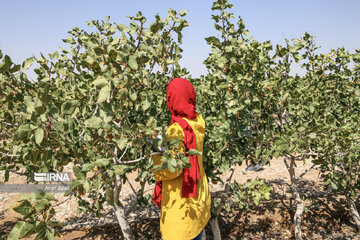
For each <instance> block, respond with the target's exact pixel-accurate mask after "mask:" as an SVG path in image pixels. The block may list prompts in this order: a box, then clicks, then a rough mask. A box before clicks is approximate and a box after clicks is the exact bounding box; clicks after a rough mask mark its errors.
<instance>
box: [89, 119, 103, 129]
mask: <svg viewBox="0 0 360 240" xmlns="http://www.w3.org/2000/svg"><path fill="white" fill-rule="evenodd" d="M103 124H104V121H103V119H102V118H100V117H92V118H89V119H87V120H85V126H86V127H88V128H100V127H102V126H103Z"/></svg>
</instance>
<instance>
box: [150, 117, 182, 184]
mask: <svg viewBox="0 0 360 240" xmlns="http://www.w3.org/2000/svg"><path fill="white" fill-rule="evenodd" d="M175 138H177V139H179V140H180V142H179V148H178V149H179V150H178V152H183V151H184V148H183V141H184V131H183V130H182V128H181V127H180V125H179V124H178V123H174V124H172V125H171V126H170V127H169V128H168V130H167V132H166V139H167V141H170V140H172V139H175ZM152 160H153V166H156V165H160V164H161V163H162V162H161V155H154V156H153V157H152ZM182 172H183V170H182V169H181V170H180V171H179V172H177V171H175V172H171V171H170V170H169V169H168V168H166V169H164V170H162V171H155V172H154V175H155V179H156V181H163V180H171V179H174V178H177V177H178V176H180V175H181V174H182Z"/></svg>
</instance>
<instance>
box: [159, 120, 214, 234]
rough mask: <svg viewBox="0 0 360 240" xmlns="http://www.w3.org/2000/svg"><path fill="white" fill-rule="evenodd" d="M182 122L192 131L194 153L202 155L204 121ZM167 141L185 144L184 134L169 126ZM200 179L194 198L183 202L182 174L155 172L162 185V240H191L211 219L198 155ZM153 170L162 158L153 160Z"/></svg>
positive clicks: (203, 172)
mask: <svg viewBox="0 0 360 240" xmlns="http://www.w3.org/2000/svg"><path fill="white" fill-rule="evenodd" d="M183 119H185V120H186V121H187V122H188V123H189V125H190V126H191V127H192V129H193V130H194V133H195V138H196V150H198V151H200V152H203V145H204V137H205V121H204V119H203V117H202V116H201V115H200V114H197V117H196V118H195V119H192V120H188V119H186V118H183ZM166 138H167V140H168V141H170V140H172V139H174V138H178V139H180V140H181V141H183V140H184V131H183V130H182V128H181V127H180V125H179V124H178V123H174V124H172V125H171V126H170V127H169V128H168V130H167V134H166ZM197 158H198V162H199V168H200V179H199V180H198V183H197V198H182V197H181V187H182V183H183V175H182V171H180V172H179V173H177V172H176V171H175V173H172V172H170V171H169V170H168V169H165V170H163V171H161V172H155V173H154V175H155V179H156V181H162V190H161V191H162V197H161V218H160V232H161V238H162V239H163V240H191V239H193V238H195V237H196V236H197V235H199V233H200V232H201V230H202V229H204V227H205V226H206V224H207V222H208V221H209V219H210V206H211V200H210V192H209V185H208V181H207V178H206V175H205V171H204V167H203V158H202V156H200V155H198V156H197ZM153 161H154V166H155V165H158V164H160V163H161V156H159V155H156V156H154V157H153Z"/></svg>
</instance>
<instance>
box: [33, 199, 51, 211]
mask: <svg viewBox="0 0 360 240" xmlns="http://www.w3.org/2000/svg"><path fill="white" fill-rule="evenodd" d="M48 204H49V201H48V200H47V199H40V200H38V201H36V202H35V204H34V207H35V209H36V211H41V210H43V209H44V208H45V207H46V206H47V205H48Z"/></svg>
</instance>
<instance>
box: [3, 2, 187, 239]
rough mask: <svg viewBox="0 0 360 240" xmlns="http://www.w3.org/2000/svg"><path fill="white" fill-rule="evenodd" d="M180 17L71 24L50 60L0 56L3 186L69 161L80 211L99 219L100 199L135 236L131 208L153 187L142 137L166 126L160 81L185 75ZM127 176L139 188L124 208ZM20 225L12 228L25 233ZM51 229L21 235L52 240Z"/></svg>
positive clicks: (124, 230) (171, 14) (127, 232)
mask: <svg viewBox="0 0 360 240" xmlns="http://www.w3.org/2000/svg"><path fill="white" fill-rule="evenodd" d="M185 15H186V11H182V12H180V13H178V12H176V11H175V10H172V9H170V10H169V12H168V16H167V17H166V18H161V17H160V16H159V15H156V16H155V20H154V22H153V23H151V24H148V23H147V22H146V18H145V17H144V16H142V14H141V12H139V13H138V14H137V15H136V16H134V17H130V23H129V24H128V25H124V24H117V23H111V22H110V17H107V18H106V19H105V20H102V21H99V20H94V21H90V22H88V25H89V26H90V27H93V31H91V32H88V31H85V30H83V29H79V28H78V27H75V28H73V29H72V30H71V31H69V36H68V38H67V39H64V40H63V41H64V42H65V43H66V44H68V45H67V47H65V48H61V51H55V52H53V53H50V54H49V57H45V56H44V55H43V54H41V55H40V57H39V58H35V57H31V58H29V59H27V60H26V61H25V62H24V63H23V64H22V65H14V64H13V63H12V62H11V59H10V58H9V57H8V56H5V57H3V60H2V63H1V73H0V86H1V95H0V101H1V103H2V104H1V105H2V109H1V111H0V112H1V113H0V117H1V136H2V140H1V141H2V143H1V147H0V151H1V160H0V165H1V168H2V170H4V171H5V176H6V180H8V177H7V176H8V173H9V171H18V170H19V169H20V167H23V168H25V170H24V171H23V172H22V174H25V175H27V177H28V181H29V182H31V181H33V180H34V179H33V173H34V172H49V171H62V170H63V167H64V166H65V165H67V164H68V163H70V162H71V163H73V165H74V167H73V172H74V174H75V179H72V181H71V191H70V192H69V193H68V194H72V195H74V196H76V197H77V198H78V202H79V210H82V211H87V210H93V211H95V212H96V213H99V212H100V210H101V209H102V208H103V204H104V203H105V201H107V202H108V203H109V204H110V205H111V206H112V208H113V211H114V213H115V216H116V218H117V221H118V223H119V225H120V227H121V230H122V233H123V236H124V238H125V239H134V234H133V232H132V230H131V228H130V226H129V224H128V222H127V220H126V218H127V216H128V215H129V213H130V212H131V211H132V210H133V209H134V207H135V206H136V205H137V203H138V202H146V201H145V199H144V187H145V184H146V183H150V184H151V183H153V182H154V179H153V175H152V173H151V172H150V169H151V168H152V160H151V157H150V155H151V147H150V144H149V142H148V139H151V138H152V136H153V134H154V131H155V132H160V131H161V129H162V128H161V127H162V126H163V125H164V124H165V123H166V124H168V121H169V119H168V116H167V114H161V113H162V112H163V111H164V109H166V98H165V93H166V90H165V88H166V86H167V83H168V82H169V80H170V79H171V78H173V77H179V76H182V75H183V74H186V70H183V69H181V68H180V66H179V64H178V61H179V59H180V58H181V52H182V49H181V48H180V44H181V43H182V33H181V31H182V30H183V28H185V27H186V26H188V23H187V22H186V21H185V20H184V19H183V18H182V17H183V16H185ZM33 63H36V65H35V69H34V72H35V74H36V78H37V79H36V80H35V81H29V80H28V79H27V78H26V75H25V73H24V70H26V69H27V68H29V67H30V66H31V65H32V64H33ZM133 171H137V172H138V177H137V180H138V181H139V183H140V189H137V190H134V191H135V192H136V196H137V199H136V200H135V201H134V202H132V203H130V204H128V205H126V206H125V205H124V204H123V203H122V202H121V201H120V200H119V195H120V192H121V190H122V186H123V184H124V183H125V182H126V181H128V179H127V173H130V172H133ZM85 194H86V195H87V197H89V198H91V199H92V202H91V203H90V202H88V201H86V200H84V199H83V197H84V196H85ZM24 201H25V200H24ZM21 204H22V203H19V206H22V205H21ZM18 210H19V208H18ZM34 211H36V209H34ZM19 224H22V223H20V222H19V223H18V224H17V225H16V226H15V227H14V229H13V231H12V232H16V231H19V229H23V228H19ZM51 229H52V228H51V225H46V227H45V228H42V229H41V231H40V232H37V230H38V228H33V229H31V231H28V232H27V233H26V234H29V233H32V234H34V233H37V234H38V236H46V237H47V238H48V239H51V238H53V237H54V234H55V232H54V231H52V230H51ZM42 231H46V234H44V233H43V232H42ZM9 236H23V233H18V234H15V233H13V234H11V235H9ZM10 238H11V239H14V238H16V237H14V238H12V237H10Z"/></svg>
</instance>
